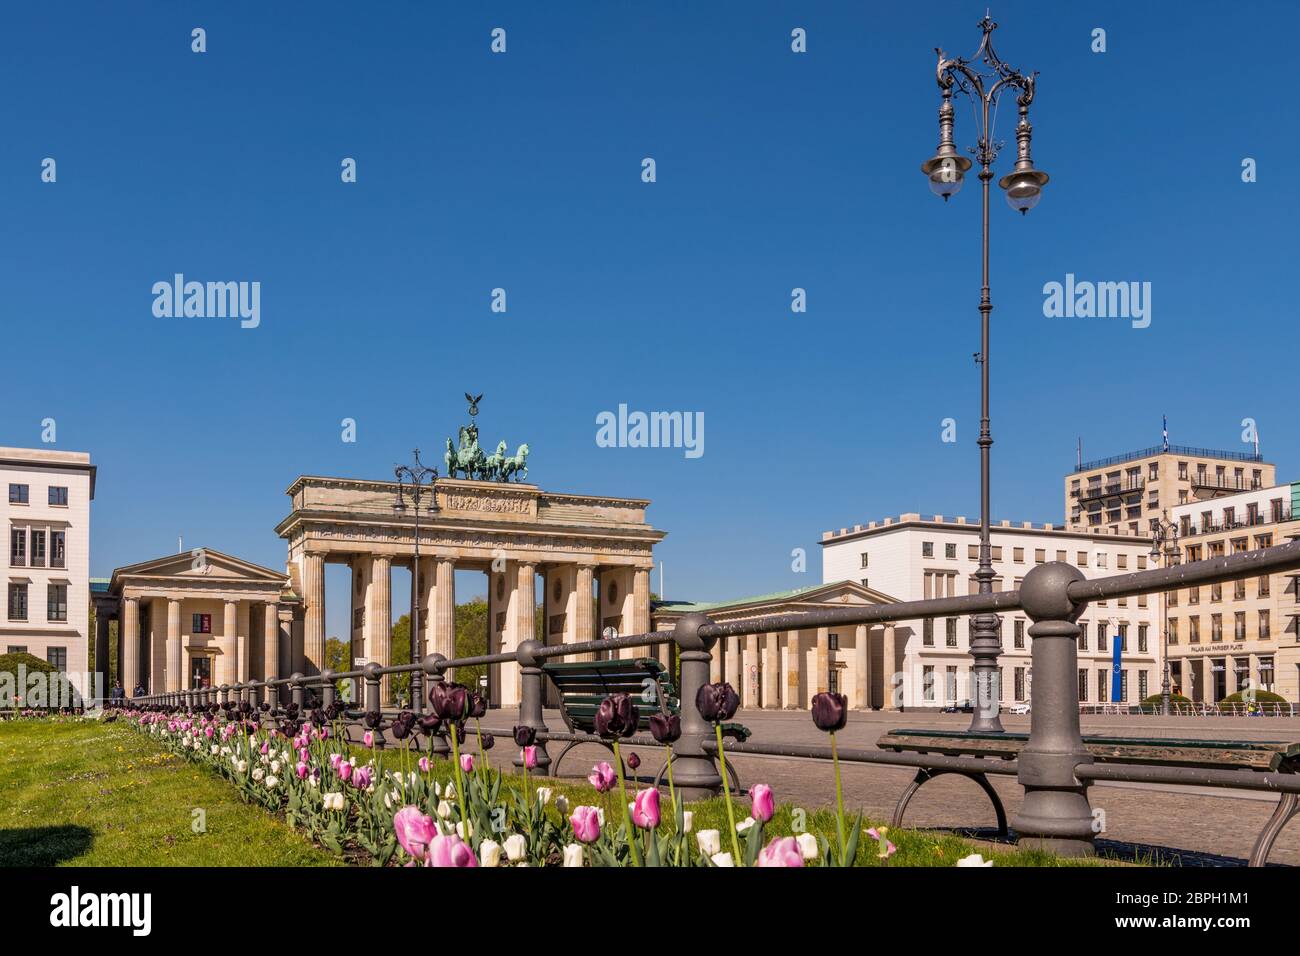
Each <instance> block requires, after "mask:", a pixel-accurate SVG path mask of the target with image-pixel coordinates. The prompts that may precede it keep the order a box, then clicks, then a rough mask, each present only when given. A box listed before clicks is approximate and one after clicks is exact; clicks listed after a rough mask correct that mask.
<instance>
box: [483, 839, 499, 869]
mask: <svg viewBox="0 0 1300 956" xmlns="http://www.w3.org/2000/svg"><path fill="white" fill-rule="evenodd" d="M478 861H479V865H480V866H500V865H501V844H500V843H498V842H497V841H496V840H484V841H483V842H482V843H480V844H479V845H478Z"/></svg>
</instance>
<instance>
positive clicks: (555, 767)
mask: <svg viewBox="0 0 1300 956" xmlns="http://www.w3.org/2000/svg"><path fill="white" fill-rule="evenodd" d="M580 743H582V741H581V740H570V741H569V742H568V743H566V744H565V745H564V747H563V749H561V750H560V755H559V756H558V757H556V758H555V759H554V760H553V761H552V762H551V769H550V775H551V776H552V777H558V776H559V775H560V761H561V760H563V759H564V755H565V754H567V753H568V752H569V751H570V750H572V749H573V748H574V747H576V746H578V744H580Z"/></svg>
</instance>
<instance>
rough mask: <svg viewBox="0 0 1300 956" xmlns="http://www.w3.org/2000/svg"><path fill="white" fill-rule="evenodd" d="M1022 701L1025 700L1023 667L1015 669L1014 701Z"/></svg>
mask: <svg viewBox="0 0 1300 956" xmlns="http://www.w3.org/2000/svg"><path fill="white" fill-rule="evenodd" d="M1024 699H1025V669H1024V668H1023V667H1017V668H1016V700H1018V701H1020V700H1024Z"/></svg>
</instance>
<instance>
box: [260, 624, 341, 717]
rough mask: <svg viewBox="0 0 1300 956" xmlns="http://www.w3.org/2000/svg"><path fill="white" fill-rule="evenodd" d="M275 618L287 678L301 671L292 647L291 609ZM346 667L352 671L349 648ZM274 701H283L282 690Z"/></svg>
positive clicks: (295, 651) (277, 662)
mask: <svg viewBox="0 0 1300 956" xmlns="http://www.w3.org/2000/svg"><path fill="white" fill-rule="evenodd" d="M277 617H279V619H280V646H281V647H282V648H283V649H284V660H285V663H286V665H287V666H288V669H289V674H285V675H284V676H285V677H288V676H289V675H290V674H293V673H294V672H295V671H300V670H301V668H300V666H299V661H298V656H297V648H295V647H294V644H295V641H294V633H293V610H292V608H285V609H284V610H282V611H281V612H280V613H279V614H278V615H277ZM347 667H348V670H352V648H351V647H349V648H348V661H347ZM279 670H280V664H279V661H278V660H277V661H276V672H277V673H279ZM274 699H275V700H276V701H277V702H279V701H281V700H283V699H284V689H283V688H280V689H279V690H277V691H276V694H275V697H274Z"/></svg>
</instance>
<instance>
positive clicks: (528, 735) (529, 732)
mask: <svg viewBox="0 0 1300 956" xmlns="http://www.w3.org/2000/svg"><path fill="white" fill-rule="evenodd" d="M514 735H515V743H517V744H518V745H519V746H520V747H521V748H523V747H531V746H532V745H533V744H535V743H537V731H536V730H535V729H534V728H532V727H529V726H527V725H525V724H520V725H518V726H516V727H515V729H514Z"/></svg>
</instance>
